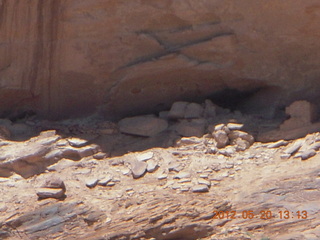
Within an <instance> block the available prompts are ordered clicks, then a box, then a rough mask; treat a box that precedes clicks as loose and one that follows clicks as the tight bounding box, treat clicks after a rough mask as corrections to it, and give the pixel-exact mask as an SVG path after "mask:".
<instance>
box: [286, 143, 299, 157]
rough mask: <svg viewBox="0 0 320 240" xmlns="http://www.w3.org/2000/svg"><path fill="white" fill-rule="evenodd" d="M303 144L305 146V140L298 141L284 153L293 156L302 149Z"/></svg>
mask: <svg viewBox="0 0 320 240" xmlns="http://www.w3.org/2000/svg"><path fill="white" fill-rule="evenodd" d="M302 144H303V140H298V141H296V142H295V143H294V144H293V145H291V146H290V147H288V148H287V149H286V150H285V151H284V152H285V153H286V154H290V155H293V154H295V153H296V152H297V151H298V150H299V149H300V148H301V147H302Z"/></svg>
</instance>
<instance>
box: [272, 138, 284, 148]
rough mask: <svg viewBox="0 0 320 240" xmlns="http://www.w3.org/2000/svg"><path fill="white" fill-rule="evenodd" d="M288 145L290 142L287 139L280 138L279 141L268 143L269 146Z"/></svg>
mask: <svg viewBox="0 0 320 240" xmlns="http://www.w3.org/2000/svg"><path fill="white" fill-rule="evenodd" d="M286 145H288V142H287V141H285V140H279V141H277V142H274V143H270V144H269V145H268V148H278V147H281V146H286Z"/></svg>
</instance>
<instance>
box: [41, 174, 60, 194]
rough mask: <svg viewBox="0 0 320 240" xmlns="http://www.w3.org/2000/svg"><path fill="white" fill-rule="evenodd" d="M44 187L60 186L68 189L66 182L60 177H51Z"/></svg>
mask: <svg viewBox="0 0 320 240" xmlns="http://www.w3.org/2000/svg"><path fill="white" fill-rule="evenodd" d="M41 187H42V188H56V189H58V188H60V189H63V191H64V192H65V191H66V186H65V184H64V182H63V181H62V180H61V179H60V178H58V177H49V178H48V179H47V180H46V181H45V183H44V184H43V185H42V186H41Z"/></svg>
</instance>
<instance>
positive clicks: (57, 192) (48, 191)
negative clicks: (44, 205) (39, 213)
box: [37, 188, 64, 199]
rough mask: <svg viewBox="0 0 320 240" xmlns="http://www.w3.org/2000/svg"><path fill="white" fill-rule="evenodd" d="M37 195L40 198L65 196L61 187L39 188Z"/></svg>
mask: <svg viewBox="0 0 320 240" xmlns="http://www.w3.org/2000/svg"><path fill="white" fill-rule="evenodd" d="M37 195H38V197H39V198H40V199H45V198H56V199H61V198H63V197H64V190H63V189H61V188H39V189H38V190H37Z"/></svg>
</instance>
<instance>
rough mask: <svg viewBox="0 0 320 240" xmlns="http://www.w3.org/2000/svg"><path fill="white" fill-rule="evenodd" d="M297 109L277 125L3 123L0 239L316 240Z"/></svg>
mask: <svg viewBox="0 0 320 240" xmlns="http://www.w3.org/2000/svg"><path fill="white" fill-rule="evenodd" d="M306 106H311V105H310V104H309V103H308V102H306V101H299V102H296V103H294V104H293V105H291V106H290V107H288V108H287V114H289V115H290V116H291V117H290V118H289V119H287V120H286V121H284V122H283V123H282V124H281V125H280V123H281V121H280V122H276V121H270V120H264V119H262V118H261V117H259V116H253V115H251V116H246V115H243V114H241V113H240V112H231V111H228V110H227V109H222V108H219V107H218V106H216V105H214V104H213V103H212V102H210V101H206V102H205V103H203V104H197V103H188V102H176V103H174V104H173V105H172V107H171V109H170V110H169V111H167V112H161V113H159V114H157V115H147V116H137V117H130V118H125V119H122V120H121V121H119V122H118V123H112V122H107V121H104V120H103V119H100V118H98V117H94V116H93V117H91V118H87V119H73V120H66V121H60V122H49V121H43V120H42V121H41V120H36V119H25V120H23V121H20V122H11V121H9V120H5V119H3V120H1V124H0V125H1V127H0V133H1V136H2V137H1V140H0V153H1V155H0V191H1V195H2V197H1V200H0V210H1V216H0V238H1V239H95V240H96V239H101V240H102V239H181V240H182V239H187V240H188V239H190V240H195V239H212V240H213V239H216V240H218V239H219V240H220V239H222V240H223V239H225V240H227V239H229V240H231V239H234V240H236V239H248V240H249V239H254V240H255V239H257V240H262V239H264V240H266V239H281V240H282V239H287V240H289V239H297V240H298V239H308V240H316V239H319V238H320V218H319V214H320V210H319V209H320V202H319V197H320V192H319V190H320V170H319V165H320V155H319V149H320V134H319V133H318V132H317V131H315V128H316V127H317V123H314V122H312V121H313V120H312V118H311V116H313V112H312V108H311V107H310V108H308V107H306ZM301 107H303V109H309V110H308V111H306V112H301V109H300V108H301ZM299 109H300V110H299ZM276 126H278V127H279V128H278V129H277V130H276ZM310 132H313V133H311V134H308V133H310ZM289 133H291V137H288V136H289V135H288V134H289ZM283 136H287V137H283ZM275 138H277V139H275Z"/></svg>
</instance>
